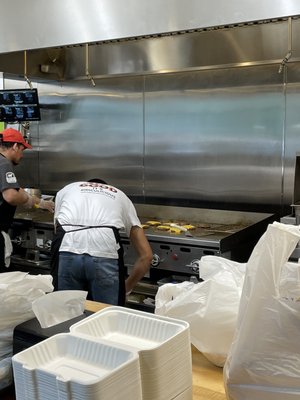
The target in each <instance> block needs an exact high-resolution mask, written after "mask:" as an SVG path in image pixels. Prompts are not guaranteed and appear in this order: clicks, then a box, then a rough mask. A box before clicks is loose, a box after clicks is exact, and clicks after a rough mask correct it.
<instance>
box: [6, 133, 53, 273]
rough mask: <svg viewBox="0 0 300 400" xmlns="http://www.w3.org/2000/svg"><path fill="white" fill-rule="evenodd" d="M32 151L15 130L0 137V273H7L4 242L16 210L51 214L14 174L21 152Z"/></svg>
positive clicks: (49, 204)
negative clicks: (32, 209) (19, 207)
mask: <svg viewBox="0 0 300 400" xmlns="http://www.w3.org/2000/svg"><path fill="white" fill-rule="evenodd" d="M31 148H32V147H31V146H30V144H29V143H27V142H26V141H25V140H24V138H23V136H22V134H21V133H20V132H19V131H17V130H16V129H13V128H7V129H4V131H2V132H1V133H0V232H1V234H0V272H4V271H6V268H5V242H6V243H7V232H8V229H9V228H10V226H11V224H12V221H13V218H14V215H15V211H16V208H17V206H18V205H23V206H25V207H26V208H33V207H39V208H43V209H45V210H48V211H51V212H53V211H54V203H53V201H45V200H42V199H40V198H38V197H36V196H30V195H29V194H28V193H27V192H26V191H25V190H24V189H22V188H21V187H20V185H19V184H18V181H17V178H16V176H15V174H14V166H15V165H18V164H19V162H20V160H21V159H22V157H23V151H24V150H25V149H31ZM5 239H6V240H5Z"/></svg>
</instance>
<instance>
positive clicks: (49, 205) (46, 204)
mask: <svg viewBox="0 0 300 400" xmlns="http://www.w3.org/2000/svg"><path fill="white" fill-rule="evenodd" d="M38 208H41V209H42V210H48V211H50V212H52V213H53V212H54V202H53V201H52V200H43V199H41V201H40V202H39V204H38Z"/></svg>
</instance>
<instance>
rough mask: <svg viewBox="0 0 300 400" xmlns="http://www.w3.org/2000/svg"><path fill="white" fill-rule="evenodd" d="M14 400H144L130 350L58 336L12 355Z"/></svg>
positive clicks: (72, 336)
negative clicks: (15, 397) (15, 398)
mask: <svg viewBox="0 0 300 400" xmlns="http://www.w3.org/2000/svg"><path fill="white" fill-rule="evenodd" d="M12 362H13V372H14V379H15V387H16V396H17V399H22V400H41V399H45V400H46V399H47V400H57V399H58V398H59V399H72V400H81V399H84V400H96V399H120V400H121V399H122V400H123V399H132V398H134V399H142V390H141V382H140V368H139V358H138V355H137V354H136V353H134V352H131V351H128V350H126V349H123V348H119V347H117V346H112V345H109V344H107V343H100V342H94V341H90V340H86V339H84V338H82V337H78V336H74V335H72V334H69V333H66V334H57V335H55V336H52V337H50V338H49V339H46V340H44V341H43V342H40V343H39V344H37V345H34V346H32V347H30V348H28V349H26V350H24V351H22V352H21V353H18V354H16V355H14V356H13V358H12Z"/></svg>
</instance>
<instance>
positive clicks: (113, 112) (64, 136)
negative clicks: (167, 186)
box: [6, 77, 144, 196]
mask: <svg viewBox="0 0 300 400" xmlns="http://www.w3.org/2000/svg"><path fill="white" fill-rule="evenodd" d="M18 82H19V83H18V84H19V85H20V84H21V83H22V82H21V83H20V81H18ZM18 84H17V85H18ZM96 84H97V90H95V89H94V88H93V87H92V86H91V85H90V84H88V82H87V81H84V82H76V84H75V83H74V82H73V83H71V84H65V85H64V86H58V85H47V84H44V85H43V84H38V91H39V97H40V103H41V118H42V120H41V122H40V123H39V136H38V137H36V135H35V134H34V135H32V136H31V139H32V145H33V147H34V150H32V151H28V152H27V153H25V156H26V158H25V159H24V160H23V161H24V165H25V167H26V168H24V170H22V171H19V172H20V178H21V182H25V183H26V184H30V182H31V176H30V174H29V171H33V170H35V171H38V174H39V176H40V182H39V186H40V187H41V189H42V190H44V191H47V192H56V191H57V190H59V189H60V188H61V187H62V186H64V185H65V184H66V183H69V182H71V181H74V180H84V179H90V178H94V177H99V178H101V179H104V180H107V181H109V182H113V184H116V185H117V186H119V187H121V188H122V187H126V191H127V193H128V194H130V195H132V196H133V195H139V196H141V195H142V194H143V151H144V143H143V102H142V99H143V95H142V88H143V80H142V78H139V77H133V78H129V79H126V80H122V81H120V80H118V79H115V80H102V81H101V82H98V81H96ZM6 87H7V88H8V87H10V81H9V82H7V85H6ZM32 128H33V129H34V127H32ZM32 153H36V154H38V162H37V163H36V161H37V160H36V159H31V158H30V157H29V156H30V155H31V154H32Z"/></svg>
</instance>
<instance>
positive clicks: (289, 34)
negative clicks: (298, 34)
mask: <svg viewBox="0 0 300 400" xmlns="http://www.w3.org/2000/svg"><path fill="white" fill-rule="evenodd" d="M291 57H292V17H289V19H288V52H287V53H286V55H285V57H284V58H283V60H282V61H281V64H280V66H279V70H278V73H279V74H281V72H282V70H283V68H284V67H285V65H286V63H287V62H288V61H289V59H290V58H291Z"/></svg>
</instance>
